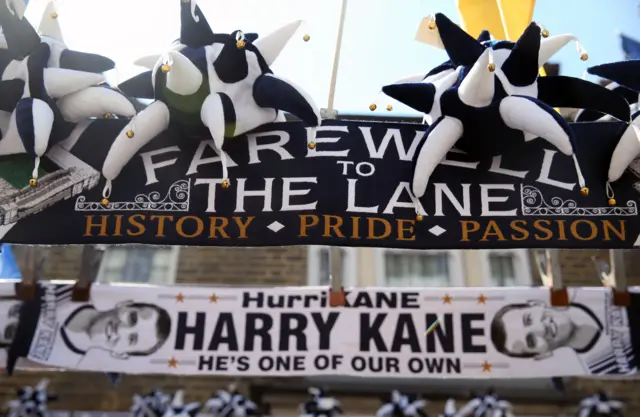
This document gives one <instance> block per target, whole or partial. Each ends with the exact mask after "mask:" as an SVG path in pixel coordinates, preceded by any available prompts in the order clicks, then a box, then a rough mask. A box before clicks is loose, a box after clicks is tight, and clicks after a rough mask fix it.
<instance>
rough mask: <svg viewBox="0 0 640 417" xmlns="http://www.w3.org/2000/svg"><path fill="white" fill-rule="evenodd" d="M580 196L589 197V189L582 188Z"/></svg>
mask: <svg viewBox="0 0 640 417" xmlns="http://www.w3.org/2000/svg"><path fill="white" fill-rule="evenodd" d="M580 194H582V196H583V197H586V196H588V195H589V189H588V188H587V187H582V188H581V189H580Z"/></svg>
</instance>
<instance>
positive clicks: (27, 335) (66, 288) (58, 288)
mask: <svg viewBox="0 0 640 417" xmlns="http://www.w3.org/2000/svg"><path fill="white" fill-rule="evenodd" d="M47 293H50V294H52V295H53V297H54V298H55V302H56V306H61V305H64V304H67V303H71V302H72V300H71V296H72V293H73V285H70V284H56V283H54V282H39V283H38V288H37V289H36V295H35V297H34V299H33V300H29V301H23V302H22V304H21V305H20V319H19V321H18V326H17V327H16V332H15V335H14V338H13V341H12V343H11V346H9V349H8V352H7V364H6V365H7V366H6V367H7V373H8V374H9V375H12V374H13V370H14V368H15V366H16V363H17V362H18V359H20V358H26V357H27V356H28V355H29V350H30V348H31V342H32V341H33V337H34V335H35V332H36V329H37V328H38V323H39V320H40V312H41V310H42V303H43V299H44V297H45V294H47ZM48 297H49V296H48Z"/></svg>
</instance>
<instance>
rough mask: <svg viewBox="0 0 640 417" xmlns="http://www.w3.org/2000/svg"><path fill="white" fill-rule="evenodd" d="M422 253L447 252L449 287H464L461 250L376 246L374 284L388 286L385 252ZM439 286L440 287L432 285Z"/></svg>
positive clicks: (435, 253)
mask: <svg viewBox="0 0 640 417" xmlns="http://www.w3.org/2000/svg"><path fill="white" fill-rule="evenodd" d="M389 252H391V253H408V254H416V253H420V252H422V253H424V254H425V255H439V254H443V253H444V254H447V256H448V259H449V274H450V277H449V285H448V286H449V287H464V286H465V283H466V279H465V270H464V263H463V262H464V257H463V251H460V250H421V249H388V248H376V249H375V252H374V254H375V255H374V256H375V263H376V285H377V286H379V287H388V286H389V285H388V284H387V277H386V271H387V268H386V256H385V255H386V254H387V253H389ZM433 288H440V287H433Z"/></svg>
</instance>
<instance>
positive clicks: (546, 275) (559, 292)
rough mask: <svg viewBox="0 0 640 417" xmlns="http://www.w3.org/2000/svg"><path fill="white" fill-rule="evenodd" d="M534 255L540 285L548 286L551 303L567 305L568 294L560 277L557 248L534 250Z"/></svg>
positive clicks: (558, 305) (559, 305)
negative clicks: (540, 281)
mask: <svg viewBox="0 0 640 417" xmlns="http://www.w3.org/2000/svg"><path fill="white" fill-rule="evenodd" d="M534 256H535V259H536V265H537V266H538V272H539V273H540V278H542V285H543V286H545V287H547V288H549V296H550V302H551V305H552V306H553V307H566V306H568V305H569V294H568V293H567V288H566V287H565V286H564V280H563V279H562V270H561V269H560V253H559V252H558V251H557V250H551V249H544V250H537V251H535V252H534Z"/></svg>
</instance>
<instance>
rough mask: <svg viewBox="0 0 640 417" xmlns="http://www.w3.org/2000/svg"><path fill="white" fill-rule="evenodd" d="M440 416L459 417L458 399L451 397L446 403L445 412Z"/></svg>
mask: <svg viewBox="0 0 640 417" xmlns="http://www.w3.org/2000/svg"><path fill="white" fill-rule="evenodd" d="M440 417H459V414H458V410H457V409H456V400H454V399H453V398H449V399H448V400H447V402H446V403H444V412H443V413H442V414H440Z"/></svg>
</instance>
